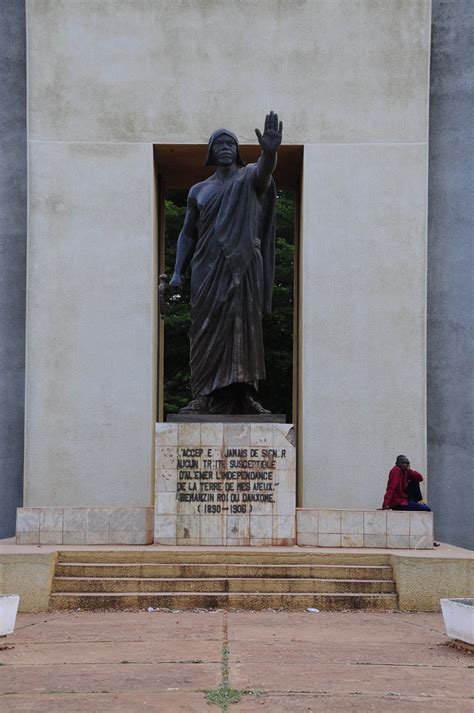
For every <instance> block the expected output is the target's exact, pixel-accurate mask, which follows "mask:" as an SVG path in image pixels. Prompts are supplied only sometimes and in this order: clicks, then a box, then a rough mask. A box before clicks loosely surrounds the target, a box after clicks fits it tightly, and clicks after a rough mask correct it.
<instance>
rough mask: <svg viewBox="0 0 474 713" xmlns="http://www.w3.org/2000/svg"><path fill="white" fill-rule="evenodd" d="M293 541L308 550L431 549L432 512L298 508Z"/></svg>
mask: <svg viewBox="0 0 474 713" xmlns="http://www.w3.org/2000/svg"><path fill="white" fill-rule="evenodd" d="M296 542H297V544H298V545H300V546H307V547H370V548H373V547H377V548H384V549H385V548H388V549H420V550H423V549H426V550H430V549H433V513H431V512H409V511H395V510H335V509H329V508H328V509H326V508H325V509H313V508H297V510H296Z"/></svg>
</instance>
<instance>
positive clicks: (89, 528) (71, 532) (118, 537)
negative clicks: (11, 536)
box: [16, 507, 153, 545]
mask: <svg viewBox="0 0 474 713" xmlns="http://www.w3.org/2000/svg"><path fill="white" fill-rule="evenodd" d="M16 541H17V544H19V545H147V544H150V543H151V542H153V508H152V507H144V508H18V509H17V516H16Z"/></svg>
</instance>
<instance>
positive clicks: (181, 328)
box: [164, 191, 295, 420]
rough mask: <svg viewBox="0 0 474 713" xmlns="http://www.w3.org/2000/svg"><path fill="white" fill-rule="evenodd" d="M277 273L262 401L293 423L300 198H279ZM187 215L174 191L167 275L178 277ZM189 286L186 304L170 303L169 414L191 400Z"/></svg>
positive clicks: (182, 197)
mask: <svg viewBox="0 0 474 713" xmlns="http://www.w3.org/2000/svg"><path fill="white" fill-rule="evenodd" d="M276 211H277V216H276V218H277V223H276V224H277V238H276V267H275V283H274V287H273V310H272V314H271V315H270V316H268V317H265V320H264V325H263V327H264V341H265V362H266V370H267V379H266V381H265V382H262V384H261V385H260V391H259V397H260V399H261V401H262V403H263V404H264V406H265V407H266V408H269V409H270V410H271V411H272V412H273V413H284V414H286V416H287V419H288V420H291V418H292V374H293V269H294V220H295V196H294V194H293V193H288V192H285V191H279V192H278V195H277V208H276ZM185 212H186V192H185V191H172V192H171V191H170V192H169V194H168V198H167V200H166V201H165V236H166V268H165V269H166V273H167V274H168V276H170V277H171V275H172V274H173V267H174V261H175V256H176V242H177V239H178V235H179V231H180V230H181V228H182V225H183V221H184V214H185ZM189 299H190V295H189V280H186V282H185V287H184V290H183V294H182V296H181V300H179V301H178V300H177V301H174V302H171V304H170V306H169V308H168V313H167V315H166V318H165V365H164V366H165V383H164V411H165V413H176V412H177V411H179V409H180V408H181V407H182V406H185V405H186V404H187V403H188V402H189V401H190V399H191V387H190V373H189V338H188V331H189V326H190V307H189Z"/></svg>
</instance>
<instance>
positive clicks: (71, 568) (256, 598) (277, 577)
mask: <svg viewBox="0 0 474 713" xmlns="http://www.w3.org/2000/svg"><path fill="white" fill-rule="evenodd" d="M137 560H138V561H137ZM196 560H198V561H196ZM49 606H50V609H132V608H136V609H142V608H146V607H154V608H155V607H156V608H171V609H194V608H200V609H216V608H219V609H268V608H272V609H274V608H285V609H289V610H295V609H304V608H305V607H317V608H321V609H325V610H340V609H374V608H376V609H394V608H397V594H396V588H395V582H394V580H393V572H392V567H391V564H390V562H389V558H388V556H387V555H383V556H379V555H369V556H367V557H362V558H361V557H360V556H351V555H350V554H345V555H343V556H340V555H332V556H330V555H323V554H318V553H312V554H310V555H306V556H302V555H300V554H289V553H279V552H273V551H272V552H240V553H239V554H234V553H229V552H226V551H221V552H212V551H207V552H206V551H205V552H200V553H199V554H198V553H196V552H195V553H194V554H193V553H191V552H179V553H166V552H163V553H161V552H156V551H144V552H143V551H142V552H141V553H140V555H139V556H138V557H137V556H134V555H133V554H132V553H127V552H123V553H121V552H102V553H100V555H98V554H97V553H96V552H90V551H89V552H80V553H78V552H74V551H72V552H71V551H60V552H59V553H58V558H57V562H56V569H55V575H54V579H53V582H52V593H51V597H50V600H49Z"/></svg>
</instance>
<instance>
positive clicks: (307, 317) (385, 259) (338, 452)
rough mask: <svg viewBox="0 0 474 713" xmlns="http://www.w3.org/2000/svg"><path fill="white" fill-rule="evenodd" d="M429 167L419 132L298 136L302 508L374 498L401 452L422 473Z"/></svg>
mask: <svg viewBox="0 0 474 713" xmlns="http://www.w3.org/2000/svg"><path fill="white" fill-rule="evenodd" d="M426 168H427V166H426V145H425V144H423V143H411V144H312V145H308V146H306V147H305V154H304V170H303V173H304V189H303V191H304V201H303V226H304V227H303V240H302V255H301V264H302V285H301V288H302V305H303V312H302V323H301V346H302V373H301V387H302V388H301V396H302V423H303V433H302V441H301V446H302V447H301V449H300V457H301V460H300V467H301V468H302V473H303V477H302V481H303V502H304V507H336V506H339V507H359V508H361V507H367V506H369V507H381V505H382V498H383V493H384V490H385V485H386V476H387V474H388V470H389V468H391V467H392V466H393V465H394V462H395V457H396V455H397V454H398V453H406V454H408V456H409V457H410V459H411V461H412V464H413V467H414V468H416V469H419V470H421V471H422V472H424V469H425V463H426V425H425V420H426V419H425V409H426V403H425V401H426V400H425V352H426V344H425V321H426V309H425V291H426V280H425V273H426V259H425V255H426V182H427V173H426ZM309 306H311V307H310V308H309Z"/></svg>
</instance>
